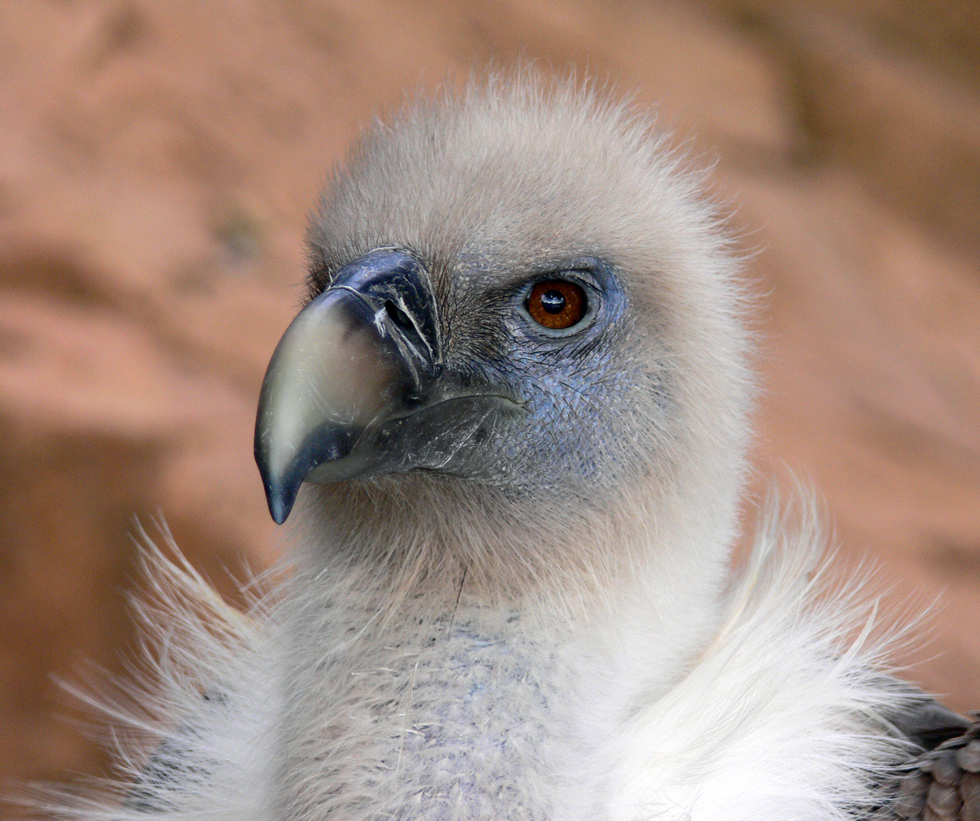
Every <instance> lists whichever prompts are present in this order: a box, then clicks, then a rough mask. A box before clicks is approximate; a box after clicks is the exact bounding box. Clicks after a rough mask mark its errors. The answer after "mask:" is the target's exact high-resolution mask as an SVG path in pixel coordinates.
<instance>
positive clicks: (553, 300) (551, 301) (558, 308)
mask: <svg viewBox="0 0 980 821" xmlns="http://www.w3.org/2000/svg"><path fill="white" fill-rule="evenodd" d="M541 307H542V308H544V309H545V310H546V311H547V312H548V313H549V314H560V313H561V312H562V311H564V310H565V295H564V294H563V293H562V292H561V291H557V290H552V291H545V292H544V293H543V294H541Z"/></svg>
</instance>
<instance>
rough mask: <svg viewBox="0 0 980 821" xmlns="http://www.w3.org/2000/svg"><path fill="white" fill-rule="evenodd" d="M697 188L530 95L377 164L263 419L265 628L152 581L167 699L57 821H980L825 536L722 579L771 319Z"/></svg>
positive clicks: (607, 110)
mask: <svg viewBox="0 0 980 821" xmlns="http://www.w3.org/2000/svg"><path fill="white" fill-rule="evenodd" d="M704 188H705V179H704V174H703V173H701V172H698V171H697V170H695V169H694V168H693V167H692V164H691V163H690V161H689V160H688V159H686V158H685V156H684V155H683V154H682V153H680V152H679V151H678V150H677V149H675V148H671V147H670V144H669V143H668V140H667V137H665V136H664V134H663V133H662V132H661V131H659V130H658V129H657V126H656V125H655V123H654V122H653V120H652V119H651V118H650V117H648V116H646V115H645V114H644V113H642V112H638V111H636V110H635V109H634V107H633V106H632V105H631V104H629V103H623V102H620V101H617V100H616V99H614V98H612V97H611V96H610V94H609V93H608V92H607V91H606V90H604V89H603V88H601V87H600V86H598V85H597V84H594V83H593V84H590V83H588V82H579V81H575V80H565V79H554V78H546V77H542V76H539V75H537V74H536V73H535V72H534V71H531V70H524V71H517V72H515V73H513V74H511V75H506V76H503V75H495V76H490V77H489V78H488V77H483V78H482V79H475V80H472V81H470V82H469V83H468V84H467V85H465V86H464V87H463V88H461V89H456V90H443V91H439V92H436V93H433V94H430V95H429V96H426V97H423V98H420V99H418V100H415V101H413V102H410V103H407V104H405V105H404V106H403V107H402V108H401V109H399V110H398V111H396V112H395V113H394V114H393V115H392V116H391V117H389V118H388V119H387V120H385V121H379V122H377V123H375V124H374V125H372V126H371V127H370V128H368V129H367V130H366V132H365V133H364V134H363V135H362V137H361V138H360V140H359V142H358V143H357V145H356V147H355V148H354V149H353V150H352V151H351V153H350V154H349V156H348V157H347V158H346V160H345V161H344V162H343V163H342V164H341V165H340V167H339V168H338V169H337V170H336V171H335V173H334V174H333V177H332V181H331V183H330V184H329V186H328V187H327V190H326V191H325V192H324V193H323V194H322V196H321V199H320V201H319V203H318V206H317V208H316V209H315V213H314V214H313V216H312V218H311V222H310V229H309V235H308V259H309V275H308V289H307V294H306V300H305V305H304V307H303V308H302V309H301V310H300V311H299V313H298V315H297V316H296V317H295V319H294V320H293V322H292V323H291V324H290V326H289V327H288V329H287V330H286V332H285V334H284V336H283V337H282V339H281V341H280V342H279V344H278V347H277V348H276V350H275V352H274V354H273V355H272V358H271V361H270V364H269V367H268V371H267V374H266V376H265V380H264V383H263V385H262V390H261V396H260V399H259V405H258V416H257V422H256V430H255V456H256V460H257V463H258V468H259V472H260V474H261V478H262V481H263V483H264V487H265V492H266V496H267V499H268V505H269V509H270V512H271V514H272V517H273V518H274V519H275V521H276V522H278V523H283V522H285V521H286V520H287V518H288V519H289V520H290V522H289V528H288V533H289V552H290V557H289V561H288V565H289V566H288V571H283V572H281V573H280V574H279V577H278V578H279V580H278V581H277V582H276V583H274V584H273V583H268V584H265V585H263V584H262V583H261V580H260V581H259V582H256V585H255V587H256V588H263V589H264V590H265V592H261V593H255V595H254V596H253V604H252V606H251V608H250V610H249V612H247V613H241V612H239V611H237V610H235V609H233V608H231V607H230V606H228V605H226V604H224V603H223V602H222V601H221V600H220V598H219V597H218V596H217V594H216V593H215V592H214V591H213V590H212V589H211V588H209V587H208V585H207V584H206V583H205V582H204V580H202V579H201V578H200V577H199V576H197V575H196V574H195V572H194V571H193V570H192V569H191V568H190V567H189V566H188V565H187V564H186V562H182V561H181V560H179V559H178V560H176V561H168V560H165V559H163V558H161V556H162V553H160V552H159V551H157V552H154V551H153V550H149V551H148V553H147V555H148V557H149V558H148V562H149V564H150V565H151V566H152V572H153V574H154V576H153V578H154V579H155V582H154V584H155V586H156V589H157V591H158V593H159V595H158V596H157V600H158V601H157V604H156V605H154V607H152V608H149V609H148V610H147V612H146V622H147V625H148V627H149V628H150V629H151V631H153V632H155V633H156V636H157V641H158V643H159V644H160V646H161V648H162V649H160V650H159V651H158V653H157V656H158V659H157V661H156V665H157V666H156V670H155V675H154V676H153V679H154V681H155V684H154V685H153V687H152V688H147V690H146V692H140V693H136V694H133V693H130V698H129V699H117V700H115V701H112V702H110V704H109V706H108V707H107V708H106V709H107V710H108V712H109V713H110V714H111V716H112V717H113V718H114V719H115V720H117V721H119V722H121V723H122V724H123V725H125V726H124V727H123V728H117V729H116V731H115V732H114V735H115V736H116V737H118V738H120V739H123V742H122V746H123V750H122V753H121V762H122V763H121V765H120V772H119V773H118V777H115V776H114V778H113V780H111V781H110V782H109V783H107V784H104V785H102V786H103V787H104V789H101V790H98V791H95V792H86V791H78V790H76V791H73V792H71V793H70V794H68V793H62V794H60V795H58V794H53V795H51V794H49V795H48V796H47V797H46V798H45V799H44V800H43V802H42V803H44V805H45V806H44V809H43V812H44V813H45V814H46V817H48V818H57V819H61V821H65V819H72V820H73V821H97V820H101V821H109V819H112V821H136V820H137V819H158V820H159V821H178V819H179V820H180V821H191V819H193V821H328V819H329V821H368V820H369V819H370V821H382V819H383V820H384V821H437V820H438V821H471V820H472V821H490V819H507V820H508V821H579V820H580V819H581V821H585V820H586V819H588V821H654V820H655V819H664V820H665V821H681V820H682V819H685V820H686V819H691V820H692V821H730V820H733V819H754V820H755V821H757V820H758V819H777V820H778V819H784V820H785V821H811V820H812V821H817V820H818V819H820V820H821V821H826V820H828V819H834V820H835V821H843V819H853V820H855V821H856V819H899V818H901V819H918V818H925V819H935V818H942V819H956V818H963V819H975V818H978V817H980V797H977V796H978V792H980V790H978V785H980V775H978V772H980V738H977V736H978V728H977V725H976V724H971V722H970V721H969V720H967V719H965V718H963V717H961V716H958V715H957V714H955V713H953V712H951V711H949V710H948V709H946V708H944V707H942V706H941V705H940V704H939V703H938V702H936V701H934V700H933V699H932V698H930V697H928V696H926V695H925V694H923V693H922V692H921V691H920V690H918V689H917V688H915V687H914V686H912V685H911V684H908V683H905V682H903V681H901V680H900V679H899V678H897V677H896V676H895V675H894V674H893V672H892V671H891V668H890V667H889V666H888V664H889V661H888V658H889V656H888V653H889V646H890V644H893V643H894V640H895V638H896V636H895V634H894V633H892V634H889V633H888V631H887V630H886V631H884V633H883V634H882V633H881V631H878V630H877V628H876V621H880V619H877V618H876V609H877V603H876V600H875V597H874V596H873V595H871V594H869V593H867V592H862V590H863V589H862V587H861V584H860V583H858V582H853V580H852V581H851V582H850V583H843V584H838V583H836V582H835V581H834V576H833V573H832V572H830V571H828V570H827V567H826V563H825V561H824V560H823V559H822V558H821V556H822V554H823V553H824V547H825V539H824V537H823V535H822V531H821V527H820V524H819V517H818V516H817V515H815V514H814V512H813V510H812V509H811V508H812V505H809V504H807V503H803V504H798V505H795V506H792V505H791V506H789V507H790V508H791V509H795V510H796V513H795V515H790V514H787V513H785V512H781V511H785V509H786V507H787V505H784V504H780V503H779V502H778V501H776V502H773V503H770V504H769V505H768V506H767V507H765V508H764V509H763V510H762V512H761V514H760V517H759V518H760V522H759V524H758V526H757V528H756V535H755V536H754V542H753V546H752V547H751V552H750V555H749V558H748V560H747V561H746V562H745V563H744V566H742V567H741V569H740V570H739V571H738V572H734V571H732V569H731V566H732V562H731V559H732V556H731V554H732V550H733V544H734V543H735V542H736V540H737V539H738V537H739V526H738V521H739V514H740V506H741V505H743V504H744V495H745V485H746V476H747V459H746V449H747V443H748V441H749V437H750V421H749V416H750V411H751V408H752V405H753V401H754V390H755V389H754V379H753V375H752V370H751V364H750V360H751V356H752V347H753V341H752V334H751V332H750V330H749V329H748V327H747V324H748V323H747V321H746V316H747V314H748V313H750V308H751V299H750V297H749V296H748V295H747V293H746V287H745V285H744V282H743V276H742V273H741V262H740V259H739V255H738V253H736V251H735V249H734V247H733V242H732V240H731V237H730V234H729V232H728V230H727V229H726V227H725V223H724V219H723V217H722V216H720V215H719V209H718V208H717V207H716V206H715V205H714V204H713V203H712V202H711V201H710V199H709V198H707V197H706V196H705V194H704ZM126 727H128V730H127V729H126ZM126 739H136V740H137V741H139V740H141V741H142V743H143V744H144V745H146V746H145V749H144V751H143V752H142V753H141V752H140V750H139V749H136V748H134V747H132V746H129V745H128V742H127V741H126ZM148 739H149V743H147V740H148Z"/></svg>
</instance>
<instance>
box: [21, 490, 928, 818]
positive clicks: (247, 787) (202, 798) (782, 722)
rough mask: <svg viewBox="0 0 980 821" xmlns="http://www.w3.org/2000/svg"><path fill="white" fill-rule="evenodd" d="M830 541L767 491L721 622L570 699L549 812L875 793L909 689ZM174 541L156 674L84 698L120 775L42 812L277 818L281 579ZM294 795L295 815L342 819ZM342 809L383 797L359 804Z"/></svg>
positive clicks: (723, 811)
mask: <svg viewBox="0 0 980 821" xmlns="http://www.w3.org/2000/svg"><path fill="white" fill-rule="evenodd" d="M168 541H169V539H168ZM824 547H825V545H824V541H823V538H822V535H821V531H820V528H819V525H818V522H817V520H816V517H815V515H814V514H813V513H812V511H809V512H807V513H805V514H804V515H803V516H802V517H800V521H799V523H798V524H796V525H788V524H787V522H786V520H785V519H784V518H783V517H782V516H781V515H780V514H779V512H778V511H777V510H776V508H775V505H770V509H769V510H768V511H767V512H766V514H765V516H764V521H763V524H762V526H761V527H760V530H759V533H758V536H757V538H756V541H755V545H754V547H753V549H752V552H751V556H750V558H749V560H748V562H747V565H746V567H745V569H744V570H743V571H742V573H741V574H740V575H739V576H738V577H737V579H735V580H734V581H733V583H732V585H731V588H730V591H729V592H728V593H727V595H726V597H725V605H724V606H725V610H724V617H723V620H722V626H721V627H720V629H719V630H717V632H716V633H715V634H714V636H713V638H712V639H711V641H710V643H709V644H708V646H707V647H705V648H704V649H703V651H702V652H701V653H700V655H699V656H698V657H697V659H696V660H695V661H694V662H693V664H692V665H690V667H689V669H686V670H685V671H683V673H682V674H681V675H680V676H679V677H677V679H676V680H675V681H673V682H671V683H670V684H669V686H668V687H667V688H666V689H665V691H664V692H662V693H661V694H659V695H657V696H655V697H650V698H648V699H647V701H645V702H644V700H643V688H642V686H641V683H639V682H636V681H630V682H629V685H628V689H630V690H632V691H633V699H634V703H633V704H632V706H631V707H630V709H628V710H625V711H622V713H621V714H620V715H619V716H618V717H616V716H610V715H607V714H605V713H603V711H602V710H601V709H600V705H601V704H602V702H603V700H606V699H608V695H609V694H608V693H603V692H593V693H587V694H586V697H585V698H584V699H581V700H578V701H576V702H575V703H577V704H579V709H583V708H584V710H585V712H586V713H587V715H582V716H577V717H575V718H574V719H573V722H575V723H578V724H580V725H581V726H583V727H587V728H588V732H589V733H594V736H593V737H592V738H591V739H589V741H590V742H595V743H587V744H584V745H581V744H580V745H578V747H577V749H580V750H587V751H588V752H586V753H584V754H583V757H581V758H577V759H576V760H566V761H565V762H564V764H563V766H565V767H567V771H566V774H565V775H566V780H565V781H564V782H563V783H564V786H563V796H564V798H563V802H564V803H563V804H562V805H561V806H558V805H557V804H556V805H555V812H556V814H555V815H554V816H553V817H554V818H555V819H556V821H559V819H560V821H567V820H568V819H577V818H590V819H608V820H609V821H626V819H629V820H630V821H633V820H634V819H635V820H636V821H639V819H670V820H673V819H677V821H681V819H692V820H693V821H698V820H699V819H711V821H728V819H732V820H733V821H734V819H750V818H752V819H758V818H766V819H786V821H791V820H792V821H807V819H844V818H848V817H852V816H851V815H849V813H851V812H854V811H856V810H859V809H861V808H868V807H871V806H874V804H875V796H874V783H875V779H876V776H880V775H881V774H882V773H883V772H885V771H886V770H887V769H888V768H891V767H894V765H895V764H896V763H897V762H900V761H902V760H904V759H905V757H906V756H907V754H908V753H907V749H906V747H907V745H905V744H904V742H901V741H900V740H898V739H897V737H895V736H894V735H890V732H889V731H890V725H889V724H888V721H887V720H886V718H885V716H886V715H887V714H889V713H891V712H892V711H894V710H895V709H896V708H900V707H901V706H902V705H903V704H905V703H907V702H908V699H909V691H908V689H902V687H901V685H899V684H898V683H897V682H896V681H895V680H894V679H891V678H890V677H889V676H886V675H884V674H882V673H880V672H877V670H878V669H880V666H881V664H882V662H883V660H884V657H885V655H886V653H887V651H888V645H889V644H890V643H891V642H892V641H894V633H892V638H891V639H889V638H888V637H887V636H885V637H884V638H881V637H878V638H876V637H875V635H876V633H877V632H879V631H873V629H872V628H874V626H875V621H876V611H877V605H876V603H875V601H874V600H873V599H869V598H866V597H865V595H864V594H863V592H862V589H861V586H860V584H858V583H850V584H845V585H835V584H833V583H832V582H831V581H830V580H829V574H830V571H829V570H828V569H827V566H826V565H825V564H822V563H821V561H820V555H821V553H822V552H823V550H824ZM168 548H169V550H172V551H174V553H175V555H177V559H176V561H171V560H169V559H167V558H165V557H164V555H163V554H162V553H161V552H160V551H159V550H157V549H156V548H154V547H152V546H150V545H148V547H147V549H146V551H145V554H144V555H145V558H146V562H147V568H148V571H149V573H150V578H152V579H153V584H154V586H153V589H152V591H151V592H152V601H151V602H150V603H145V602H144V603H143V604H141V605H140V607H139V614H140V616H141V619H142V621H143V623H144V628H145V629H146V631H147V632H148V633H149V634H150V636H151V637H152V638H151V640H150V641H151V644H154V645H156V644H159V646H160V647H161V648H162V652H159V653H158V654H156V655H157V658H158V661H157V662H156V670H155V675H154V676H152V677H151V678H152V679H153V680H154V682H155V683H154V684H153V686H147V687H142V688H139V689H138V690H134V691H133V692H130V693H128V694H127V696H126V698H124V699H123V698H114V699H92V702H93V703H96V702H98V703H99V704H100V706H101V709H102V710H103V712H104V713H105V714H106V717H107V719H108V720H109V721H110V722H111V723H112V725H113V727H114V731H113V734H112V741H113V743H114V744H115V745H116V746H117V751H116V752H117V754H118V758H119V761H120V762H121V763H120V771H119V773H118V777H117V779H115V780H112V781H107V782H106V783H103V784H101V785H99V789H93V790H91V791H89V792H81V793H78V794H66V793H48V794H47V795H45V796H44V797H43V798H42V799H41V800H40V805H41V806H42V807H43V811H44V813H45V814H46V815H48V816H49V817H52V818H57V819H72V820H73V821H109V819H112V820H113V821H135V819H145V818H146V817H147V814H146V808H147V807H148V806H151V805H152V806H153V807H154V812H153V814H152V816H151V817H153V818H157V819H160V821H177V819H180V821H191V819H193V820H194V821H225V820H226V819H227V821H232V820H233V819H234V821H241V820H242V819H254V821H260V820H261V819H269V820H270V821H271V819H273V818H281V817H283V816H282V815H281V814H280V813H281V812H282V808H281V807H278V809H277V803H278V800H279V790H280V784H279V775H280V773H279V771H278V762H277V760H276V756H277V739H276V727H277V724H278V722H280V721H281V720H282V714H281V711H282V700H281V692H280V687H279V686H278V685H277V683H276V679H277V671H276V665H277V660H279V659H280V658H281V653H280V650H281V648H282V646H283V643H282V635H281V633H282V630H283V621H284V619H283V610H282V607H281V605H280V604H279V603H277V593H276V592H275V591H273V592H270V593H267V594H265V595H263V596H260V597H257V598H256V600H255V602H254V604H253V606H252V608H251V611H250V612H249V613H248V614H242V613H240V612H239V611H237V610H235V609H234V608H232V607H230V606H228V605H226V604H224V603H223V602H222V601H221V599H220V597H219V596H218V594H217V593H216V592H215V591H214V590H213V589H212V588H211V587H210V586H209V585H208V584H207V583H206V582H205V581H204V580H203V579H202V578H201V577H200V576H199V575H198V574H197V573H196V572H194V570H193V569H192V568H191V567H190V566H189V565H188V564H186V562H184V561H183V560H182V559H181V558H180V557H179V554H176V548H175V547H174V546H173V544H172V543H171V544H169V545H168ZM361 638H363V637H355V638H354V639H353V642H354V643H356V642H357V641H359V640H360V639H361ZM389 649H390V648H389ZM332 652H333V653H336V652H341V653H342V652H343V648H333V649H332V651H331V650H330V649H327V650H325V653H324V659H325V660H328V659H329V657H330V656H331V655H332ZM311 661H312V660H311ZM417 663H418V662H416V664H417ZM583 663H584V664H589V663H591V662H589V661H588V660H587V659H584V658H583ZM622 675H623V677H624V678H625V679H629V678H630V676H631V675H632V674H631V673H630V672H629V671H626V670H624V671H622ZM216 682H219V683H220V684H218V685H216V684H215V683H216ZM353 692H354V693H355V695H356V689H355V690H354V691H353ZM202 693H208V694H209V695H208V696H207V698H202ZM590 701H591V702H592V706H593V708H594V709H593V710H592V711H591V712H590V711H589V703H590ZM134 705H139V706H138V708H137V707H135V706H134ZM347 706H348V707H349V705H347ZM402 708H403V714H404V713H405V712H406V711H407V712H410V710H411V706H410V705H404V704H403V705H402ZM309 718H310V721H315V720H316V718H315V717H313V716H311V717H309ZM409 725H410V721H409V719H408V718H406V720H405V723H404V727H405V728H407V727H409ZM174 728H178V730H177V732H176V733H175V732H174ZM406 732H407V730H406ZM175 738H176V739H177V740H176V742H175V741H174V739H175ZM160 744H163V745H164V746H163V747H160V746H159V745H160ZM175 744H176V746H179V747H180V751H179V753H178V754H177V755H176V760H177V763H176V764H175V766H177V767H180V768H182V769H181V770H180V771H176V770H171V771H170V773H169V775H168V777H167V778H164V779H162V780H158V781H157V783H155V784H148V783H146V773H145V769H144V768H145V767H146V766H147V765H146V761H147V752H148V751H149V752H150V753H151V754H153V756H154V759H155V763H154V764H153V765H151V767H159V766H160V762H161V761H162V760H163V759H166V758H167V757H168V747H169V749H170V750H173V749H174V747H173V746H170V745H175ZM310 752H311V754H315V751H310ZM550 760H551V761H552V762H554V761H556V760H557V759H556V758H554V757H553V756H552V757H551V758H550ZM398 766H400V767H402V768H404V769H405V770H410V769H411V768H412V767H413V766H414V763H413V762H412V761H410V760H405V761H401V762H399V764H398ZM141 781H142V782H143V783H142V786H139V787H137V788H135V792H134V788H133V786H132V784H133V783H134V782H141ZM127 795H128V796H129V797H128V799H127V798H126V796H127ZM136 799H138V800H139V801H141V802H143V803H142V805H141V806H134V802H135V801H136ZM120 801H122V802H123V805H122V806H120V805H119V802H120ZM127 804H128V806H127ZM293 809H294V810H295V813H294V816H289V817H296V818H303V819H306V818H310V819H313V818H317V817H324V818H326V817H330V818H333V817H340V816H335V815H332V814H329V813H327V814H325V815H322V816H321V815H318V814H317V811H316V809H315V808H310V807H306V808H293ZM342 817H344V818H351V819H355V818H380V817H384V815H382V814H379V813H378V812H376V811H374V810H368V809H365V812H364V814H363V815H348V814H344V815H343V816H342ZM426 817H428V816H426ZM447 817H453V816H447ZM486 817H492V816H491V815H487V816H486ZM527 817H534V816H532V815H528V816H527Z"/></svg>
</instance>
